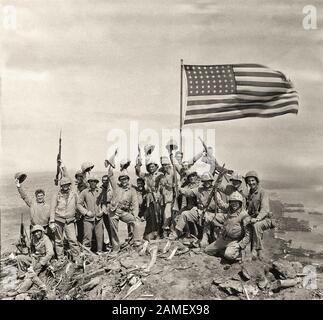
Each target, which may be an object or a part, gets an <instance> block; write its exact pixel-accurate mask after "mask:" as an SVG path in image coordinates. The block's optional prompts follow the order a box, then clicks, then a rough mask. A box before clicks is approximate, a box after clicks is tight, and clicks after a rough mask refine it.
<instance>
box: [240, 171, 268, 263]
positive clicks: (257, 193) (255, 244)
mask: <svg viewBox="0 0 323 320" xmlns="http://www.w3.org/2000/svg"><path fill="white" fill-rule="evenodd" d="M245 179H246V183H247V185H248V186H249V188H250V189H249V194H248V198H247V210H248V213H249V215H250V216H251V224H252V231H253V232H252V258H253V259H254V260H255V259H257V258H258V259H259V260H262V258H263V256H262V249H263V243H262V237H263V234H264V231H265V230H268V229H270V228H273V227H274V224H273V222H272V219H271V213H270V210H269V198H268V195H267V192H266V191H265V190H264V189H263V188H262V187H261V186H260V185H259V177H258V174H257V172H255V171H249V172H248V173H247V174H246V176H245Z"/></svg>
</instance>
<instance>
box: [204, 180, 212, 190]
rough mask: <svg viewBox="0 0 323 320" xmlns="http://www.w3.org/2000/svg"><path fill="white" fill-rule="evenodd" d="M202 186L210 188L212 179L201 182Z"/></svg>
mask: <svg viewBox="0 0 323 320" xmlns="http://www.w3.org/2000/svg"><path fill="white" fill-rule="evenodd" d="M203 186H204V188H210V187H211V186H212V181H211V180H210V181H204V182H203Z"/></svg>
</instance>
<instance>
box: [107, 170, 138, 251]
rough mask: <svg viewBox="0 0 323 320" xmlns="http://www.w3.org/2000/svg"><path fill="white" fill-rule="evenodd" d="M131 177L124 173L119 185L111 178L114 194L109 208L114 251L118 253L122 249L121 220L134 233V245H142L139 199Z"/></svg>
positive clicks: (119, 179) (111, 195) (120, 177)
mask: <svg viewBox="0 0 323 320" xmlns="http://www.w3.org/2000/svg"><path fill="white" fill-rule="evenodd" d="M129 180H130V178H129V176H128V174H127V173H125V172H123V173H121V174H120V176H119V177H118V181H119V184H117V183H116V181H115V178H114V176H111V178H110V181H111V186H112V190H113V191H112V193H111V194H110V197H111V199H109V200H110V201H109V202H110V204H109V207H108V210H109V214H110V219H111V236H112V239H111V240H112V243H111V244H112V250H113V251H115V252H117V251H119V249H120V240H119V236H118V225H119V220H121V221H122V222H124V223H126V224H127V225H129V226H130V230H131V231H132V240H133V245H134V246H138V245H140V244H141V241H140V236H139V231H138V223H137V221H136V218H135V217H136V216H138V210H139V205H138V199H137V194H136V190H135V189H134V188H131V186H130V184H129Z"/></svg>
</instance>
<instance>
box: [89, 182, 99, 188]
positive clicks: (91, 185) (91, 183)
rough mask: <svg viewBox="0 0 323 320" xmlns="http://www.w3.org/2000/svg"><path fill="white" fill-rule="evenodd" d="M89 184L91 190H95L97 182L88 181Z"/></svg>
mask: <svg viewBox="0 0 323 320" xmlns="http://www.w3.org/2000/svg"><path fill="white" fill-rule="evenodd" d="M89 184H90V188H91V189H95V188H96V186H97V184H98V181H96V180H90V181H89Z"/></svg>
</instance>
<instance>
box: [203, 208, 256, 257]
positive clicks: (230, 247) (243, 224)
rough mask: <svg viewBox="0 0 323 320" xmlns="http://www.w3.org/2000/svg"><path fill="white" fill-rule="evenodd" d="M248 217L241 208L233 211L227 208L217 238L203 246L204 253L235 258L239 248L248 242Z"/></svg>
mask: <svg viewBox="0 0 323 320" xmlns="http://www.w3.org/2000/svg"><path fill="white" fill-rule="evenodd" d="M248 217H249V216H248V213H247V212H246V211H245V210H244V209H242V208H240V209H239V210H237V211H235V212H232V210H231V209H230V208H229V211H228V213H227V215H226V216H225V220H224V223H223V228H222V230H221V232H220V234H219V237H218V239H217V240H216V241H214V242H213V243H211V244H210V245H208V246H207V247H206V248H205V253H207V254H209V255H211V256H213V255H218V254H222V255H223V256H224V257H225V258H226V259H229V260H236V259H237V258H238V257H239V254H240V250H241V249H245V248H246V246H247V244H248V243H249V242H250V226H249V225H248V222H249V221H248V219H246V218H248Z"/></svg>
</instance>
